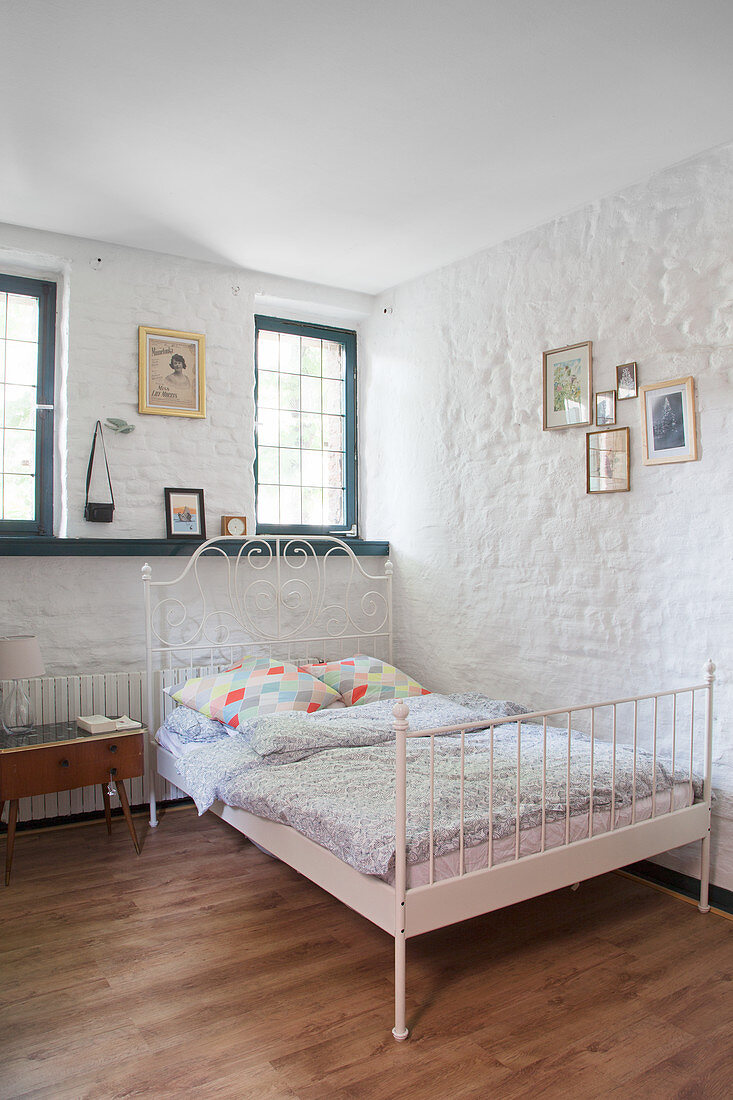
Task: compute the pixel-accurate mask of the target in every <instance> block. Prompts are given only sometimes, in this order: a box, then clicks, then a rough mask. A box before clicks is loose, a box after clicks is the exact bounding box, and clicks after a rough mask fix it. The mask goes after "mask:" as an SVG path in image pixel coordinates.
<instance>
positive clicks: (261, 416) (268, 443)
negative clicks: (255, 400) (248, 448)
mask: <svg viewBox="0 0 733 1100" xmlns="http://www.w3.org/2000/svg"><path fill="white" fill-rule="evenodd" d="M279 427H280V414H279V412H278V411H277V410H276V409H275V410H271V409H260V410H259V412H258V414H257V442H258V443H259V444H260V445H261V446H264V447H277V444H278V440H279Z"/></svg>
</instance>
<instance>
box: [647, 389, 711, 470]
mask: <svg viewBox="0 0 733 1100" xmlns="http://www.w3.org/2000/svg"><path fill="white" fill-rule="evenodd" d="M639 392H640V393H641V430H642V432H643V442H644V465H645V466H660V465H662V464H663V463H667V462H695V461H696V460H697V426H696V423H695V380H694V378H692V376H690V377H689V378H676V379H674V380H673V381H671V382H654V383H652V384H651V385H650V386H641V387H640V391H639Z"/></svg>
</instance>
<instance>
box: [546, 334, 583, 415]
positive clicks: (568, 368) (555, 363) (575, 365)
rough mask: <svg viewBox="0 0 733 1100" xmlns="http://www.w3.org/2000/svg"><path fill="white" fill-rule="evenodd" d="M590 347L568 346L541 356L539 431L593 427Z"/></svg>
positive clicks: (581, 345) (580, 345)
mask: <svg viewBox="0 0 733 1100" xmlns="http://www.w3.org/2000/svg"><path fill="white" fill-rule="evenodd" d="M592 394H593V344H592V342H591V341H590V340H587V341H586V342H585V343H584V344H570V345H568V347H565V348H556V349H555V350H554V351H546V352H544V354H543V356H542V428H543V430H544V431H549V430H551V429H552V428H570V427H577V426H580V425H583V424H592V423H593V406H592Z"/></svg>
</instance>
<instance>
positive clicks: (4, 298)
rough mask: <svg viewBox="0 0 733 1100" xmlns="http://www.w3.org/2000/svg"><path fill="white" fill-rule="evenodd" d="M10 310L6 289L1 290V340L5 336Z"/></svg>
mask: <svg viewBox="0 0 733 1100" xmlns="http://www.w3.org/2000/svg"><path fill="white" fill-rule="evenodd" d="M7 310H8V296H7V294H6V293H5V291H4V290H3V291H0V340H2V339H3V337H4V336H5V318H6V316H7Z"/></svg>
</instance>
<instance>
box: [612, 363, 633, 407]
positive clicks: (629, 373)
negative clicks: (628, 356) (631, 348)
mask: <svg viewBox="0 0 733 1100" xmlns="http://www.w3.org/2000/svg"><path fill="white" fill-rule="evenodd" d="M616 393H617V394H618V399H619V401H626V400H628V398H629V397H637V396H638V393H639V390H638V387H637V378H636V363H622V364H621V365H620V366H619V367H616Z"/></svg>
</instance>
